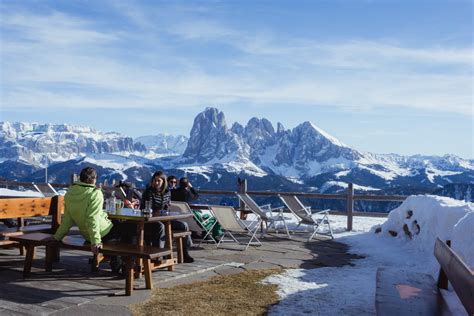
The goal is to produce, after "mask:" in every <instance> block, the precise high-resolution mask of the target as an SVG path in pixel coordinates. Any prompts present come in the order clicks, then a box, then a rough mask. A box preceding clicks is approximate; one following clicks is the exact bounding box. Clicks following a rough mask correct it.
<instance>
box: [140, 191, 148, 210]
mask: <svg viewBox="0 0 474 316" xmlns="http://www.w3.org/2000/svg"><path fill="white" fill-rule="evenodd" d="M149 199H150V191H149V190H148V189H145V192H143V194H142V199H141V201H140V209H141V210H144V209H145V202H146V201H148V200H149Z"/></svg>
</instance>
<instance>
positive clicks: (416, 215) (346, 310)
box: [263, 196, 474, 315]
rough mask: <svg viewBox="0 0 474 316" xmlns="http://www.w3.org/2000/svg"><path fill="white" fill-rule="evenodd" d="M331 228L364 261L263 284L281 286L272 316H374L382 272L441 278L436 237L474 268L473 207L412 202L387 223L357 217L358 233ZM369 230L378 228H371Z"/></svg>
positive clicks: (423, 199)
mask: <svg viewBox="0 0 474 316" xmlns="http://www.w3.org/2000/svg"><path fill="white" fill-rule="evenodd" d="M356 220H357V221H356ZM377 221H379V222H378V223H377ZM383 222H384V223H383ZM330 223H331V227H332V228H333V231H334V233H335V237H336V240H337V241H339V242H342V243H345V244H348V245H349V246H350V252H351V253H353V254H358V255H361V256H364V257H365V258H364V259H359V260H353V261H352V263H351V265H346V266H343V267H323V268H317V269H308V270H305V269H289V270H286V271H285V272H283V273H281V274H279V275H273V276H270V277H268V278H266V279H265V280H264V281H263V282H265V283H272V284H277V285H278V291H277V293H278V295H279V296H280V302H279V303H278V304H276V305H274V306H272V307H271V308H270V310H269V315H300V314H312V315H373V314H375V306H374V299H375V291H376V288H375V276H376V271H377V269H378V268H379V267H385V268H389V269H392V270H395V271H396V270H399V271H411V272H417V273H430V274H431V275H432V276H433V277H434V278H435V279H436V278H437V274H438V272H439V265H438V263H437V260H436V258H435V256H434V254H433V249H434V242H435V240H436V237H439V238H440V239H442V240H447V239H449V240H452V248H453V249H454V250H455V251H456V253H458V254H459V256H460V257H461V258H462V259H463V260H464V261H465V262H466V263H467V265H468V266H470V267H474V244H473V243H472V241H473V240H474V229H473V228H474V205H473V204H472V203H466V202H463V201H458V200H453V199H450V198H444V197H437V196H411V197H409V198H408V199H407V200H406V201H405V202H403V204H402V205H400V206H399V207H398V208H396V209H395V210H393V211H392V212H391V213H390V214H389V218H388V219H384V218H361V217H355V218H354V228H355V229H356V230H355V231H352V232H345V231H344V230H345V224H346V217H345V216H341V217H339V216H330ZM370 224H378V225H376V226H373V227H371V228H370V226H371V225H370ZM289 226H293V225H291V224H290V225H289ZM374 232H378V233H374ZM394 235H395V236H394Z"/></svg>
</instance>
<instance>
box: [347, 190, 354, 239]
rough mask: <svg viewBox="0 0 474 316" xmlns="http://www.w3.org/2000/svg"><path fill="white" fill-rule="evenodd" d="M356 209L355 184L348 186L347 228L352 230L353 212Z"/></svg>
mask: <svg viewBox="0 0 474 316" xmlns="http://www.w3.org/2000/svg"><path fill="white" fill-rule="evenodd" d="M353 211H354V185H353V184H352V183H349V184H348V186H347V230H348V231H351V230H352V219H353V218H352V212H353Z"/></svg>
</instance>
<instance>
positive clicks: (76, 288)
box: [0, 235, 358, 315]
mask: <svg viewBox="0 0 474 316" xmlns="http://www.w3.org/2000/svg"><path fill="white" fill-rule="evenodd" d="M303 236H305V235H302V237H301V238H298V237H296V238H294V240H288V239H284V238H280V237H276V236H275V237H274V236H269V237H266V238H263V240H262V242H263V243H264V245H263V246H262V247H257V248H254V247H250V248H249V249H248V250H247V251H245V252H243V251H241V249H242V248H243V246H241V245H236V244H226V245H224V246H223V248H222V249H221V248H220V247H219V248H218V249H216V248H215V245H212V244H203V245H202V246H201V247H200V248H198V249H193V250H192V251H191V255H192V256H193V257H194V258H195V262H194V263H191V264H179V265H178V266H176V269H175V271H173V272H170V271H166V270H158V271H155V272H154V273H153V282H154V285H155V286H156V287H160V286H163V284H165V283H167V282H168V283H172V282H175V281H176V280H179V279H182V280H185V279H186V278H188V277H190V278H191V277H192V276H199V274H200V273H202V272H205V271H207V273H215V274H216V275H218V274H223V273H226V272H225V271H226V266H228V267H239V269H240V268H241V269H242V271H244V270H246V269H247V270H249V269H262V268H273V267H285V268H290V267H291V268H296V267H301V268H316V267H321V266H343V265H346V264H349V263H350V261H351V260H353V259H357V258H358V257H357V256H354V255H351V254H348V253H347V247H346V246H345V245H344V244H341V243H338V242H335V241H331V240H326V239H322V240H313V241H312V242H309V243H308V242H306V241H305V238H303ZM89 257H90V254H88V253H85V252H79V251H69V250H62V251H61V261H60V262H59V263H55V265H54V269H53V272H45V271H44V269H43V266H44V265H43V264H44V248H43V247H39V248H38V251H37V259H36V260H35V261H34V262H33V267H32V273H31V277H30V278H28V279H23V278H22V270H23V262H24V257H22V256H20V255H19V251H18V249H16V248H12V249H0V284H1V287H0V314H1V315H19V314H27V315H32V314H34V315H48V314H52V313H57V312H59V314H67V313H68V311H69V309H70V308H74V307H77V306H78V305H80V306H87V304H88V303H93V301H101V300H103V299H104V298H106V299H116V300H126V297H125V296H124V290H123V285H124V279H123V278H119V277H116V276H114V275H113V274H112V273H111V272H110V271H108V270H107V269H108V264H107V263H104V264H103V265H102V266H101V267H103V268H104V271H100V272H98V273H91V272H90V266H89V264H88V260H89ZM227 270H228V269H227ZM219 271H220V272H219ZM135 288H136V289H137V290H136V291H134V294H133V295H132V297H133V296H135V295H137V294H138V295H140V293H148V295H149V293H150V291H149V290H146V289H145V284H144V280H143V279H140V280H135ZM143 297H144V299H146V298H147V297H148V296H147V295H144V296H143ZM106 311H109V312H112V311H111V310H106Z"/></svg>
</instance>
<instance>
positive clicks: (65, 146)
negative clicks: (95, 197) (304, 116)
mask: <svg viewBox="0 0 474 316" xmlns="http://www.w3.org/2000/svg"><path fill="white" fill-rule="evenodd" d="M0 124H1V125H0V132H1V133H0V161H4V162H2V163H0V177H5V178H9V179H12V178H17V179H18V180H33V181H38V180H40V179H43V178H44V172H43V171H41V170H38V168H39V167H41V164H43V166H44V165H46V164H47V163H48V164H49V168H48V174H49V176H50V178H51V179H54V180H55V181H57V182H68V181H69V176H70V174H71V173H72V172H77V171H78V168H79V167H81V166H84V165H93V166H96V167H97V168H98V169H100V171H99V177H101V178H102V179H109V180H111V179H117V180H120V179H122V180H128V181H132V182H136V183H137V185H139V186H140V185H145V184H146V182H147V181H148V179H149V177H150V175H151V173H152V172H153V171H155V170H158V169H165V170H166V171H167V172H168V173H172V174H175V175H177V176H183V175H186V176H188V177H190V178H192V179H193V183H194V184H195V185H196V186H200V187H202V188H207V189H216V188H219V189H235V179H236V177H237V176H240V177H247V178H249V179H252V180H251V181H252V183H251V189H257V188H260V189H262V190H274V189H278V190H281V191H319V192H325V193H334V192H341V191H344V190H345V189H346V187H347V183H349V182H352V183H354V188H355V190H357V191H370V192H372V193H379V192H382V193H384V194H414V193H427V192H433V191H434V190H437V189H439V188H441V187H443V186H445V185H448V184H451V183H467V184H473V183H474V161H473V160H467V159H462V158H459V157H456V156H453V155H445V156H443V157H437V156H421V155H415V156H401V155H396V154H389V155H379V154H373V153H366V152H360V151H358V150H356V149H353V148H351V147H349V146H347V145H345V144H344V143H343V142H341V141H339V140H338V139H337V138H335V137H333V136H331V135H329V134H328V133H327V132H325V131H323V130H322V129H320V128H319V127H317V126H316V125H315V124H313V123H311V122H303V123H302V124H300V125H298V126H296V127H295V128H293V129H285V128H284V126H283V125H282V124H281V123H277V125H276V129H275V128H274V127H273V125H272V123H271V122H270V121H268V120H267V119H265V118H261V119H260V118H251V119H250V120H249V121H248V123H247V124H246V125H245V126H244V125H241V124H239V123H234V124H233V125H232V127H231V128H229V127H228V126H227V123H226V120H225V115H224V113H223V112H220V111H219V110H218V109H216V108H206V109H205V110H204V111H203V112H201V113H199V114H198V115H197V116H196V118H195V120H194V124H193V126H192V129H191V132H190V137H189V139H187V138H186V137H184V136H170V135H157V136H143V137H139V138H137V139H135V140H133V139H131V138H130V137H126V136H122V135H120V134H117V133H103V132H99V131H95V130H92V129H91V128H88V127H75V126H69V125H50V124H43V125H41V124H26V123H7V122H4V123H0ZM16 162H17V163H16ZM20 162H21V163H20ZM58 162H61V163H58ZM25 163H27V164H25ZM27 166H28V168H27ZM7 169H8V170H7ZM37 170H38V171H37ZM28 173H29V174H30V175H27V174H28ZM15 175H17V176H16V177H15Z"/></svg>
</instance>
